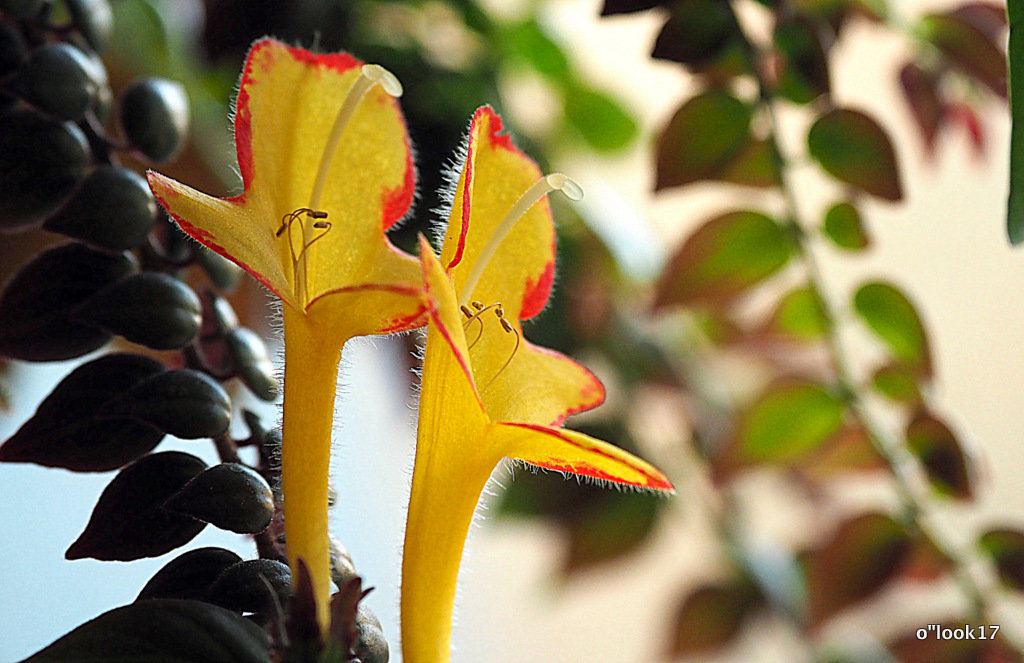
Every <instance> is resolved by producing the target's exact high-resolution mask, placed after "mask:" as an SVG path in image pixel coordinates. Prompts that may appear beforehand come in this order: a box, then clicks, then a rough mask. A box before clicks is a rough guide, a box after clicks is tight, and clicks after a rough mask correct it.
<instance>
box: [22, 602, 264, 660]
mask: <svg viewBox="0 0 1024 663" xmlns="http://www.w3.org/2000/svg"><path fill="white" fill-rule="evenodd" d="M269 656H270V643H269V642H268V639H267V634H266V632H264V631H263V629H261V628H259V627H258V626H256V625H255V624H253V623H252V622H250V621H249V620H247V619H244V618H242V617H241V616H239V615H236V614H235V613H233V612H230V611H228V610H224V609H223V608H218V607H217V606H213V605H210V604H208V603H200V602H199V601H185V600H178V599H154V600H152V601H143V602H141V603H133V604H131V605H127V606H124V607H122V608H115V609H114V610H111V611H110V612H106V613H104V614H102V615H100V616H99V617H97V618H96V619H94V620H92V621H90V622H86V623H85V624H82V625H81V626H79V627H78V628H76V629H75V630H73V631H71V632H70V633H68V634H67V635H65V636H64V637H62V638H60V639H59V640H57V641H56V642H54V643H53V644H52V645H50V646H49V647H47V648H46V649H44V650H42V651H40V652H39V653H37V654H35V655H34V656H31V657H29V658H27V659H25V660H24V661H23V662H22V663H86V661H88V662H89V663H138V662H141V661H145V662H146V663H265V662H266V661H267V660H268V657H269Z"/></svg>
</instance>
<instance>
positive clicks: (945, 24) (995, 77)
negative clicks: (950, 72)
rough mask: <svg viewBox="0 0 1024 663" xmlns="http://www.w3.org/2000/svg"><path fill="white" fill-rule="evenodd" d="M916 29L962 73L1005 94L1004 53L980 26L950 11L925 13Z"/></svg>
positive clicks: (1003, 95)
mask: <svg viewBox="0 0 1024 663" xmlns="http://www.w3.org/2000/svg"><path fill="white" fill-rule="evenodd" d="M919 29H920V31H921V33H922V34H923V35H924V37H925V38H926V39H927V40H928V41H930V42H931V43H932V44H934V45H935V46H936V47H938V49H939V50H940V51H942V53H943V54H944V55H945V56H946V57H947V58H949V60H950V61H951V62H952V63H953V64H954V65H955V66H957V67H959V68H960V69H961V70H962V71H963V72H964V73H966V74H968V75H969V76H971V77H973V78H975V79H976V80H978V81H979V82H981V83H982V84H983V85H985V86H986V87H988V88H989V89H990V90H992V91H993V92H995V93H996V94H998V95H999V96H1001V97H1005V96H1006V55H1005V54H1004V53H1003V51H1002V49H1001V48H999V46H998V45H996V43H995V42H994V41H993V40H992V39H991V38H989V36H988V35H986V34H985V33H984V32H983V31H982V30H981V29H979V28H977V27H976V26H974V25H973V24H971V23H970V22H969V21H967V20H966V19H964V18H963V17H961V16H957V15H956V14H952V13H948V14H929V15H928V16H925V17H923V18H922V19H921V24H920V26H919Z"/></svg>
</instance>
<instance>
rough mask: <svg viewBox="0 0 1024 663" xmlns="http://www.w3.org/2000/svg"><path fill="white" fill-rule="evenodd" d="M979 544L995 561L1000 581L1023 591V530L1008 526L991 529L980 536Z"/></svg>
mask: <svg viewBox="0 0 1024 663" xmlns="http://www.w3.org/2000/svg"><path fill="white" fill-rule="evenodd" d="M979 544H980V545H981V548H982V550H984V551H985V552H987V553H988V554H989V555H990V556H991V557H992V560H993V561H994V562H995V564H996V571H997V572H998V573H999V579H1000V580H1001V581H1002V583H1003V584H1004V585H1006V586H1007V587H1010V588H1012V589H1016V590H1017V591H1024V532H1022V531H1020V530H1018V529H1008V528H1002V529H991V530H988V531H987V532H985V533H984V534H983V535H982V536H981V539H979Z"/></svg>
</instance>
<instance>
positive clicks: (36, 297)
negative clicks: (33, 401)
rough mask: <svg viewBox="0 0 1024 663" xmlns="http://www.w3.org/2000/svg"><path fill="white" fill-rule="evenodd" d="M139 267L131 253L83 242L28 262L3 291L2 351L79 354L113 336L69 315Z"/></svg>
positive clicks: (36, 356)
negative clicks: (97, 293)
mask: <svg viewBox="0 0 1024 663" xmlns="http://www.w3.org/2000/svg"><path fill="white" fill-rule="evenodd" d="M134 268H135V263H134V261H133V260H132V259H131V258H130V257H129V256H127V255H125V254H116V255H111V254H109V253H104V252H101V251H95V250H93V249H90V248H88V247H86V246H84V245H82V244H78V243H71V244H64V245H62V246H57V247H55V248H52V249H49V250H47V251H45V252H44V253H42V254H40V255H39V256H37V257H36V258H35V259H34V260H33V261H32V262H30V263H29V264H27V265H25V266H24V267H22V268H21V270H20V271H19V272H18V273H17V274H16V275H15V276H14V278H13V279H12V280H11V281H10V283H8V284H7V287H6V288H5V289H4V292H3V294H2V295H0V354H3V355H6V356H8V357H13V358H15V359H23V360H26V361H56V360H61V359H71V358H73V357H79V356H81V355H84V354H86V353H88V352H92V351H93V350H95V349H97V348H99V347H100V346H102V345H103V344H104V343H106V342H107V341H108V340H109V339H110V336H109V335H108V334H107V333H106V332H104V331H102V330H99V329H96V328H94V327H90V326H86V325H82V324H78V323H75V322H72V321H71V320H70V319H69V315H70V312H71V311H72V309H74V308H75V307H76V306H78V305H79V304H80V303H81V302H83V301H84V300H86V299H88V298H89V297H91V296H92V295H94V294H95V293H96V292H98V291H99V290H100V289H102V288H103V287H105V286H106V285H108V284H110V283H113V282H114V281H116V280H117V279H119V278H122V277H124V276H127V275H128V274H130V273H131V272H132V270H133V269H134Z"/></svg>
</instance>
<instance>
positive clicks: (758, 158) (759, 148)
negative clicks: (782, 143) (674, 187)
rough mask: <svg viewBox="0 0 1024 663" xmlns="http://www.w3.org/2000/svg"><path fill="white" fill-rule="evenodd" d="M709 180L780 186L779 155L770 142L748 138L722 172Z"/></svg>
mask: <svg viewBox="0 0 1024 663" xmlns="http://www.w3.org/2000/svg"><path fill="white" fill-rule="evenodd" d="M709 179H718V180H721V181H723V182H732V183H733V184H743V185H745V186H756V187H762V188H767V187H773V186H779V184H780V183H781V182H782V179H781V177H780V176H779V157H778V153H777V152H776V151H775V147H774V146H773V145H772V143H770V142H769V141H767V140H759V139H756V138H754V137H753V136H748V137H747V140H746V141H744V142H743V144H742V145H740V148H739V149H738V150H737V151H736V152H735V153H734V154H733V155H732V158H731V159H730V160H729V162H728V163H726V164H724V167H723V168H722V170H721V171H720V172H718V173H715V175H714V176H713V177H711V178H709Z"/></svg>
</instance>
